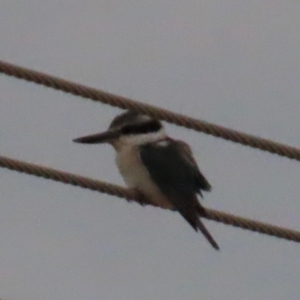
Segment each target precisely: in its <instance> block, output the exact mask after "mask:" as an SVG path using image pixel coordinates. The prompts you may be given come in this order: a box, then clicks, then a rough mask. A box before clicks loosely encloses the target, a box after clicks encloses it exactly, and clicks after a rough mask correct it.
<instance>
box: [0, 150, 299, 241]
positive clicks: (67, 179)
mask: <svg viewBox="0 0 300 300" xmlns="http://www.w3.org/2000/svg"><path fill="white" fill-rule="evenodd" d="M0 167H3V168H7V169H10V170H14V171H18V172H23V173H26V174H30V175H34V176H38V177H43V178H46V179H52V180H55V181H60V182H63V183H65V184H71V185H74V186H79V187H82V188H86V189H89V190H93V191H98V192H101V193H105V194H109V195H113V196H117V197H121V198H125V199H126V200H128V201H135V202H138V203H139V204H141V205H153V204H152V203H149V202H147V200H146V199H144V198H143V197H142V195H140V194H138V193H137V192H136V191H133V190H130V189H126V188H123V187H120V186H117V185H114V184H110V183H106V182H102V181H98V180H95V179H90V178H87V177H83V176H79V175H75V174H71V173H67V172H62V171H58V170H55V169H51V168H47V167H43V166H39V165H36V164H31V163H26V162H23V161H20V160H15V159H11V158H8V157H4V156H0ZM203 217H204V218H207V219H209V220H213V221H216V222H221V223H224V224H227V225H231V226H235V227H240V228H242V229H247V230H251V231H255V232H259V233H263V234H267V235H270V236H275V237H278V238H282V239H285V240H289V241H294V242H298V243H299V242H300V232H299V231H296V230H291V229H287V228H282V227H279V226H274V225H270V224H266V223H262V222H258V221H254V220H250V219H246V218H242V217H238V216H235V215H232V214H228V213H224V212H220V211H217V210H212V209H207V208H206V215H205V216H203Z"/></svg>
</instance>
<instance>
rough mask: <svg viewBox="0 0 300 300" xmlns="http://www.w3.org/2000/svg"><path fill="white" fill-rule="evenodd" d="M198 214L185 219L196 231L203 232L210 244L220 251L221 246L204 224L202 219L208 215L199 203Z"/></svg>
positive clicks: (187, 216)
mask: <svg viewBox="0 0 300 300" xmlns="http://www.w3.org/2000/svg"><path fill="white" fill-rule="evenodd" d="M196 210H197V214H192V215H190V214H189V215H183V214H182V215H183V217H184V218H185V219H186V220H187V221H188V222H189V224H190V225H191V226H192V227H193V228H194V229H195V231H199V230H200V231H201V232H202V234H203V235H204V236H205V237H206V239H207V240H208V242H209V243H210V244H211V245H212V246H213V247H214V248H215V249H216V250H220V247H219V245H218V244H217V242H216V241H215V239H214V238H213V237H212V235H211V234H210V233H209V231H208V230H207V229H206V227H205V226H204V224H203V223H202V221H201V219H200V217H201V216H202V217H203V216H205V215H206V211H205V208H204V207H203V206H202V205H201V204H200V203H199V202H198V203H197V206H196Z"/></svg>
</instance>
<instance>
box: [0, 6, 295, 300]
mask: <svg viewBox="0 0 300 300" xmlns="http://www.w3.org/2000/svg"><path fill="white" fill-rule="evenodd" d="M299 32H300V3H299V2H298V1H277V0H272V1H267V0H265V1H262V0H260V1H247V0H230V1H223V0H213V1H211V0H210V1H177V0H173V1H171V0H164V1H137V0H130V1H120V0H119V1H116V0H110V1H100V0H98V1H96V0H90V1H88V0H85V1H78V0H75V1H74V0H73V1H71V0H64V1H57V0H52V1H38V0H19V1H17V0H2V1H1V6H0V40H1V43H0V54H1V55H0V59H2V60H7V61H9V62H12V63H17V64H20V65H22V66H27V67H30V68H34V69H37V70H40V71H44V72H49V73H51V74H54V75H57V76H60V77H64V78H67V79H70V80H74V81H77V82H80V83H84V84H88V85H90V86H93V87H97V88H100V89H104V90H107V91H110V92H113V93H117V94H120V95H124V96H127V97H131V98H134V99H138V100H140V101H144V102H147V103H150V104H154V105H158V106H161V107H165V108H168V109H171V110H173V111H178V112H181V113H185V114H188V115H190V116H193V117H196V118H200V119H204V120H207V121H210V122H215V123H218V124H221V125H224V126H228V127H232V128H235V129H238V130H242V131H245V132H248V133H252V134H257V135H260V136H263V137H266V138H271V139H275V140H277V141H281V142H285V143H288V144H291V145H294V146H299V147H300V133H299V130H298V128H299V127H300V118H299V115H300V101H299V95H300V84H299V81H300V35H299ZM0 86H1V101H0V136H1V143H0V153H1V155H6V156H10V157H13V158H18V159H22V160H25V161H29V162H34V163H37V164H42V165H46V166H50V167H54V168H58V169H62V170H67V171H69V172H75V173H79V174H82V175H86V176H90V177H94V178H98V179H100V180H105V181H109V182H114V183H117V184H123V182H122V178H121V177H120V175H119V174H118V171H117V168H116V167H115V164H114V152H113V150H112V149H111V148H110V147H109V146H94V147H93V146H90V147H89V146H83V145H77V144H74V143H72V139H73V138H75V137H78V136H80V135H84V134H89V133H94V132H97V131H100V130H103V129H105V128H106V127H107V126H108V124H109V122H110V121H111V119H112V118H113V117H114V116H115V115H116V114H118V113H120V111H121V110H119V109H116V108H111V107H108V106H104V105H102V104H97V103H93V102H91V101H88V100H83V99H80V98H78V97H77V98H76V97H73V96H70V95H67V94H64V93H61V92H57V91H53V90H50V89H46V88H42V87H40V86H36V85H34V84H29V83H25V82H23V81H20V80H16V79H12V78H9V77H6V76H4V75H1V76H0ZM167 130H168V132H169V133H170V135H174V136H176V137H178V138H182V139H184V140H185V141H187V142H188V143H190V144H191V145H192V147H193V150H194V153H195V157H196V159H197V161H198V162H199V165H200V167H201V170H202V171H203V173H204V174H205V175H206V176H207V177H208V179H209V180H210V182H211V183H212V185H213V191H212V192H211V193H209V194H206V195H205V199H204V202H203V203H204V205H206V206H207V207H211V208H216V209H219V210H224V211H227V212H231V213H235V214H238V215H242V216H246V217H251V218H255V219H257V220H261V221H266V222H270V223H273V224H277V225H282V226H286V227H290V228H295V229H300V218H299V212H300V202H299V194H300V185H299V178H300V165H299V163H297V162H294V161H291V160H288V159H285V158H280V157H277V156H274V155H270V154H267V153H263V152H260V151H258V150H253V149H250V148H247V147H242V146H239V145H236V144H232V143H229V142H225V141H223V140H219V139H216V138H212V137H209V136H206V135H204V134H197V133H195V132H192V131H189V130H186V129H182V128H178V127H175V126H170V125H167ZM0 178H1V180H0V201H1V210H0V228H1V230H0V247H1V248H0V298H1V297H2V298H4V299H9V300H10V299H11V300H18V299H20V300H21V299H22V300H38V299H43V300H52V299H53V300H54V299H72V300H77V299H78V300H79V299H88V300H95V299H108V300H109V299H111V300H115V299H146V300H148V299H149V300H150V299H155V300H159V299H191V300H194V299H195V300H196V299H197V300H198V299H199V300H200V299H201V300H211V299H214V300H219V299H220V300H221V299H222V300H224V299H230V300H240V299H243V300H252V299H261V300H265V299H273V300H282V299H290V300H296V299H297V300H298V299H299V297H300V290H299V276H300V260H299V253H300V252H299V251H300V245H298V244H295V243H292V242H286V241H282V240H278V239H276V238H271V237H267V236H262V235H258V234H253V233H249V232H246V231H242V230H240V229H234V228H230V227H227V226H225V225H221V224H216V223H214V222H209V221H205V223H206V224H207V227H208V228H209V230H210V231H211V233H212V234H213V236H214V237H215V238H216V240H217V241H218V243H219V245H220V247H221V252H219V253H218V252H216V251H214V250H213V249H211V247H210V245H209V244H208V243H207V242H206V240H205V239H204V238H203V237H202V236H201V235H200V234H198V235H197V234H196V233H195V232H194V231H193V230H192V229H191V228H190V227H189V225H188V224H186V223H185V221H184V220H183V219H182V218H180V217H179V216H178V215H177V214H176V213H172V212H167V211H163V210H160V209H155V208H151V207H147V208H143V207H140V206H138V205H137V204H128V203H126V202H125V201H124V200H123V199H118V198H115V197H110V196H106V195H103V194H98V193H95V192H91V191H86V190H82V189H79V188H74V187H70V186H66V185H63V184H60V183H53V182H51V181H46V180H42V179H37V178H34V177H30V176H26V175H21V174H19V173H15V172H12V171H8V170H4V169H0Z"/></svg>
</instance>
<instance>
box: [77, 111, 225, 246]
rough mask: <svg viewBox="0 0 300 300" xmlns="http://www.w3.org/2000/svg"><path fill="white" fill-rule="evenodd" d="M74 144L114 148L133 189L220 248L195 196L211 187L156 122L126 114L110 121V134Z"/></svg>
mask: <svg viewBox="0 0 300 300" xmlns="http://www.w3.org/2000/svg"><path fill="white" fill-rule="evenodd" d="M73 141H74V142H76V143H83V144H102V143H108V144H110V145H112V146H113V148H114V149H115V150H116V164H117V166H118V169H119V171H120V173H121V175H122V177H123V179H124V181H125V184H126V185H127V186H128V187H129V188H132V189H135V190H137V191H138V192H140V193H141V194H142V195H143V196H145V197H146V199H147V200H148V201H149V202H150V203H152V204H154V205H155V206H158V207H161V208H165V209H170V210H175V211H178V212H179V213H180V214H181V215H182V217H183V218H184V219H185V220H186V221H187V222H188V223H189V224H190V225H191V226H192V227H193V228H194V230H195V231H200V232H202V234H203V235H204V236H205V237H206V239H207V240H208V242H209V243H210V244H211V246H212V247H213V248H215V249H216V250H219V246H218V244H217V242H216V241H215V240H214V238H213V237H212V235H211V234H210V233H209V231H208V230H207V229H206V227H205V226H204V224H203V222H202V221H201V219H200V217H202V216H205V215H206V210H205V208H204V207H203V206H202V205H201V204H200V202H199V201H198V198H197V194H199V195H200V196H201V197H203V194H202V191H207V192H208V191H210V190H211V185H210V183H209V182H208V180H207V179H206V178H205V177H204V175H203V174H202V173H201V172H200V170H199V168H198V166H197V162H196V160H195V158H194V156H193V153H192V150H191V148H190V146H189V145H188V144H187V143H185V142H183V141H181V140H177V139H173V138H171V137H169V136H168V135H167V134H166V131H165V129H164V127H163V125H162V123H161V122H160V121H159V120H158V119H156V118H153V117H150V116H148V115H144V114H140V113H137V112H135V111H130V110H129V111H125V112H123V113H122V114H120V115H118V116H116V117H115V118H114V119H113V120H112V122H111V124H110V125H109V128H108V130H107V131H104V132H102V133H97V134H92V135H88V136H83V137H80V138H76V139H74V140H73Z"/></svg>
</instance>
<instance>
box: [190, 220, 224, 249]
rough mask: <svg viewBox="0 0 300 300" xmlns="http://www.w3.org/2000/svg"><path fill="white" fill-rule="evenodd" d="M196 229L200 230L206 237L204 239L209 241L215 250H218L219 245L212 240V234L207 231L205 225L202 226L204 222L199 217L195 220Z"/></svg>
mask: <svg viewBox="0 0 300 300" xmlns="http://www.w3.org/2000/svg"><path fill="white" fill-rule="evenodd" d="M195 230H196V231H198V230H200V231H201V232H202V234H203V235H204V236H205V237H206V239H207V240H208V241H209V243H210V244H211V245H212V246H213V247H214V248H215V249H216V250H220V247H219V245H218V244H217V242H216V241H215V240H214V238H213V237H212V235H211V234H210V233H209V231H208V230H207V229H206V227H205V226H204V224H203V223H202V221H201V220H200V218H199V219H198V220H197V223H196V228H195Z"/></svg>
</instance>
